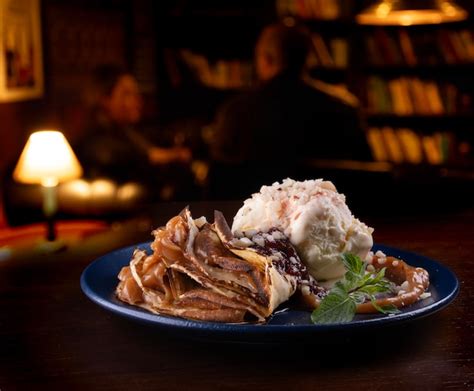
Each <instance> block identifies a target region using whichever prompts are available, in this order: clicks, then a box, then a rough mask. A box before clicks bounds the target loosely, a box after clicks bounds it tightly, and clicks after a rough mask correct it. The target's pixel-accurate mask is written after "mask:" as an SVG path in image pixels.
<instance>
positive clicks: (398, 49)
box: [364, 28, 474, 66]
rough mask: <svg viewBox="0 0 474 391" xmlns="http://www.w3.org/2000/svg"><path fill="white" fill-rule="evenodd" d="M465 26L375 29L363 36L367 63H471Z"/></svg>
mask: <svg viewBox="0 0 474 391" xmlns="http://www.w3.org/2000/svg"><path fill="white" fill-rule="evenodd" d="M473 34H474V33H473V32H472V31H470V30H467V29H462V30H447V29H441V30H438V31H436V32H433V31H421V32H420V31H415V32H413V33H412V32H410V33H409V32H408V30H407V29H406V28H401V29H398V30H396V31H393V32H389V31H387V30H385V29H376V30H375V31H374V32H373V33H372V34H368V35H366V36H365V37H364V39H365V45H366V49H367V54H368V61H369V64H370V65H376V66H386V65H408V66H416V65H438V64H462V63H471V62H474V36H473Z"/></svg>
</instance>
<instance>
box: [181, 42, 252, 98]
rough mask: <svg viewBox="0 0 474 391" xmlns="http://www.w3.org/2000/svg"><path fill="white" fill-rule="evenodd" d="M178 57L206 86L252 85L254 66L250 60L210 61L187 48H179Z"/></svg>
mask: <svg viewBox="0 0 474 391" xmlns="http://www.w3.org/2000/svg"><path fill="white" fill-rule="evenodd" d="M180 57H181V59H182V60H183V61H184V63H185V64H186V65H187V66H188V67H189V69H190V70H191V72H192V73H193V75H194V77H195V78H196V80H198V81H199V82H200V83H202V84H203V85H205V86H208V87H213V88H219V89H229V88H236V89H239V88H246V87H248V86H250V85H252V83H253V81H254V68H253V64H252V62H251V61H241V60H218V61H215V62H212V63H211V62H210V61H209V60H208V59H207V58H206V57H205V56H203V55H202V54H197V53H194V52H192V51H191V50H188V49H183V50H181V51H180Z"/></svg>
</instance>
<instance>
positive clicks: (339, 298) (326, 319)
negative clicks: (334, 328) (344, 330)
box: [311, 286, 356, 324]
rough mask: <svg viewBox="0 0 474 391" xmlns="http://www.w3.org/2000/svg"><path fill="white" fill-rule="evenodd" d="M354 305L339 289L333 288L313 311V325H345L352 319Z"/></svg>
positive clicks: (346, 294) (345, 293)
mask: <svg viewBox="0 0 474 391" xmlns="http://www.w3.org/2000/svg"><path fill="white" fill-rule="evenodd" d="M355 307H356V303H355V302H354V300H353V299H352V298H351V297H350V296H349V295H348V293H347V292H346V291H345V290H344V289H342V288H341V287H338V286H335V287H334V288H333V289H332V290H331V292H330V293H329V294H328V295H327V296H326V297H325V298H324V299H323V301H322V302H321V304H320V306H319V308H318V309H317V310H315V311H313V313H312V315H311V320H312V321H313V323H319V324H327V323H346V322H350V321H351V320H352V318H354V314H355V310H356V308H355Z"/></svg>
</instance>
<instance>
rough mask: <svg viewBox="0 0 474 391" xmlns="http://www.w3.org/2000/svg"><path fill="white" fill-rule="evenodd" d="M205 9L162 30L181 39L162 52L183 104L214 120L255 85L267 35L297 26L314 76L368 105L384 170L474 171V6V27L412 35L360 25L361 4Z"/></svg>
mask: <svg viewBox="0 0 474 391" xmlns="http://www.w3.org/2000/svg"><path fill="white" fill-rule="evenodd" d="M184 3H186V2H184ZM199 3H200V4H201V6H200V8H199V7H198V6H195V5H192V4H194V3H192V2H189V3H187V5H188V8H187V9H186V10H183V9H181V10H176V9H171V10H168V11H169V12H168V13H167V14H166V17H165V18H163V20H162V21H158V23H161V22H163V23H162V24H161V27H160V29H162V30H163V33H164V32H165V31H166V34H163V36H168V37H172V38H170V39H169V40H168V41H166V42H162V43H161V46H162V48H163V50H162V53H163V63H164V66H163V68H162V70H163V74H164V77H163V79H164V80H165V83H164V84H166V81H168V83H169V85H168V86H165V87H164V89H166V88H168V89H169V91H171V95H173V96H175V97H176V101H178V100H179V101H180V102H183V101H186V98H185V99H184V100H183V99H182V97H183V94H184V95H185V96H186V94H187V93H188V92H190V91H191V92H190V94H191V95H189V96H192V99H190V101H194V102H197V101H201V102H200V103H197V104H198V105H199V104H203V103H202V102H204V101H205V100H206V99H207V98H209V97H210V96H211V95H212V98H209V99H208V100H207V101H208V102H212V103H209V104H207V106H206V107H205V109H206V110H207V113H208V114H209V115H212V113H213V112H214V109H215V108H216V107H217V105H218V104H219V103H220V102H222V101H223V100H224V99H227V98H228V97H229V96H231V95H232V94H235V93H236V92H239V91H241V90H242V89H245V88H248V87H250V86H252V85H253V83H254V81H255V75H254V73H253V69H252V57H253V47H254V43H255V40H256V38H257V36H258V34H259V32H260V30H261V28H263V26H265V25H266V24H268V23H271V22H273V21H275V20H277V19H285V18H294V19H295V20H297V21H298V22H301V23H303V24H304V25H306V26H307V27H308V29H309V30H310V31H311V34H312V44H313V45H312V51H311V53H310V56H309V58H308V69H309V75H310V76H311V77H314V78H317V79H321V80H323V81H326V82H329V83H332V84H336V85H339V86H343V87H346V88H348V89H349V91H351V92H352V93H354V94H355V95H356V96H357V97H358V98H359V100H360V102H361V106H362V113H363V116H364V119H365V122H366V124H367V127H366V135H367V140H368V142H369V144H370V146H371V148H372V151H373V155H374V160H375V161H376V162H380V163H384V162H386V163H388V164H390V165H391V167H393V166H397V165H400V166H404V167H405V166H406V167H408V168H409V167H413V168H415V166H416V169H417V170H419V169H420V168H422V167H431V168H433V167H436V168H442V167H446V168H451V167H454V168H456V173H457V174H458V173H459V172H460V171H461V172H462V171H463V170H465V171H467V172H471V171H472V168H473V167H474V79H472V74H473V71H474V19H473V16H474V7H473V6H472V5H470V4H469V3H468V2H466V3H467V4H464V3H463V4H462V5H463V6H464V7H465V8H466V9H468V11H469V12H470V13H471V15H473V16H471V18H470V19H469V20H467V21H463V22H456V23H449V24H445V25H424V26H407V27H396V26H362V25H358V24H357V23H356V21H355V16H356V14H357V12H359V11H360V10H361V9H362V8H363V6H364V5H365V4H363V3H364V2H358V1H354V0H271V1H270V0H265V1H262V2H254V3H252V4H251V5H242V3H241V2H237V1H230V2H228V3H227V4H226V5H220V6H216V4H217V3H215V2H211V1H204V2H199ZM190 32H191V33H190ZM216 32H218V33H216ZM217 35H218V36H219V37H218V38H216V36H217ZM222 37H224V42H225V44H221V43H219V42H222ZM162 84H163V83H162ZM198 90H199V91H203V90H205V91H206V92H205V93H197V92H196V91H198ZM200 94H201V95H200ZM201 96H204V97H206V98H203V99H202V100H201V99H200V97H201ZM176 101H175V102H176ZM194 108H195V109H196V107H194ZM178 114H182V112H180V113H178ZM207 119H211V117H210V116H208V117H207ZM431 168H430V169H429V170H428V171H429V172H436V173H439V172H440V171H439V170H432V169H431ZM417 172H419V171H417Z"/></svg>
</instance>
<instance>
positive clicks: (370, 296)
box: [311, 254, 399, 324]
mask: <svg viewBox="0 0 474 391" xmlns="http://www.w3.org/2000/svg"><path fill="white" fill-rule="evenodd" d="M342 261H343V263H344V266H345V267H346V270H347V271H346V274H345V275H344V277H343V278H342V279H341V280H339V281H338V282H336V284H334V287H333V288H332V289H331V291H330V292H329V293H328V294H327V296H326V297H324V299H323V300H322V301H321V304H320V305H319V307H318V308H317V309H315V310H314V311H313V313H312V314H311V320H312V321H313V323H317V324H330V323H348V322H350V321H351V320H352V319H353V318H354V315H355V313H356V307H357V305H358V304H362V303H364V302H365V301H367V300H370V301H371V302H372V305H373V306H374V307H375V308H376V309H377V310H378V311H380V312H382V313H383V314H394V313H397V312H399V310H398V309H397V307H395V306H394V305H390V306H384V307H381V306H379V305H378V304H377V303H376V297H375V295H376V294H377V293H385V292H389V291H390V282H389V281H388V280H387V279H386V278H385V268H383V269H381V270H379V271H378V272H377V273H376V274H372V273H367V272H366V267H367V264H366V263H364V262H362V260H361V259H360V258H359V257H358V256H356V255H353V254H344V255H343V256H342Z"/></svg>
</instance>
